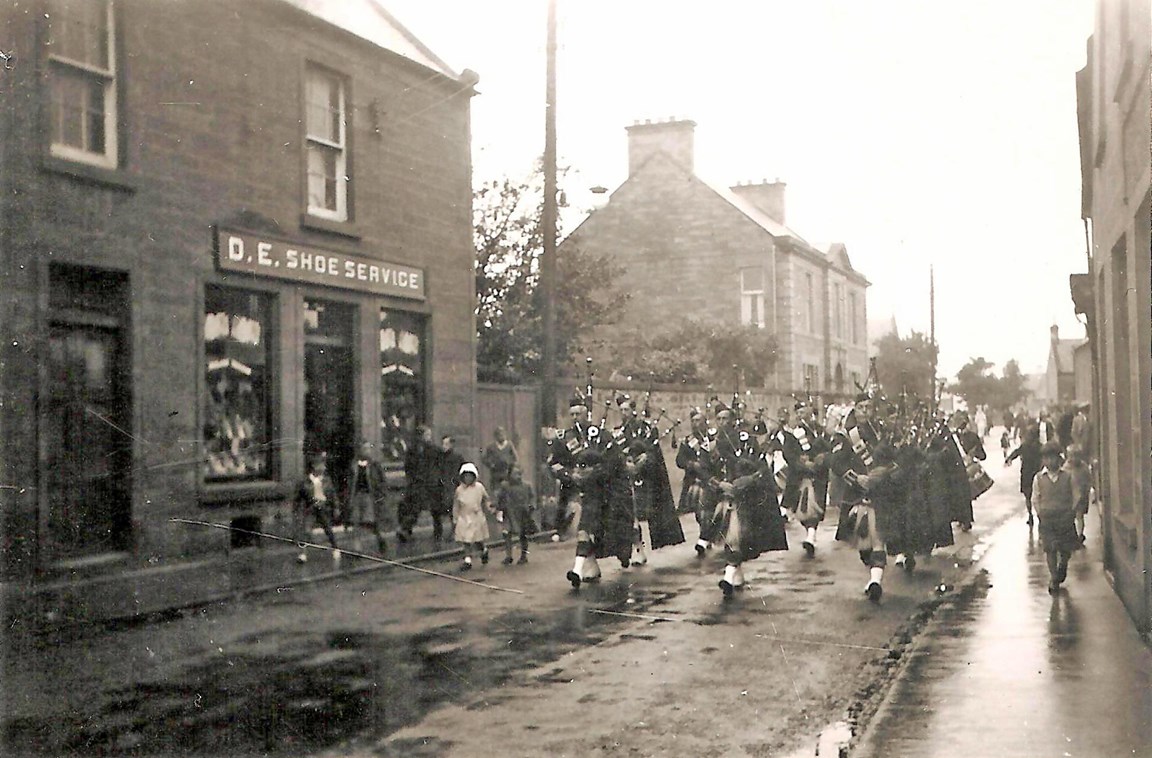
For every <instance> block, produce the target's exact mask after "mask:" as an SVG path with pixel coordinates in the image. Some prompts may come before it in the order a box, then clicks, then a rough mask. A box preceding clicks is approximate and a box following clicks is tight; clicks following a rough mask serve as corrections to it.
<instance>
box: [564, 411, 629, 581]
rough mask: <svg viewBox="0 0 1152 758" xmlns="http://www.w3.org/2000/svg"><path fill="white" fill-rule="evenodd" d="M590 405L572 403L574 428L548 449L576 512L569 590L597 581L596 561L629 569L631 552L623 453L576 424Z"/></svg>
mask: <svg viewBox="0 0 1152 758" xmlns="http://www.w3.org/2000/svg"><path fill="white" fill-rule="evenodd" d="M589 402H591V401H590V400H585V399H584V398H583V397H581V396H579V395H577V396H575V397H573V398H572V400H571V401H570V402H569V408H570V411H571V413H572V417H573V424H572V426H571V427H569V429H566V430H561V431H560V432H558V433H557V436H556V439H555V440H552V441H551V442H550V444H549V447H550V454H549V463H550V465H551V467H552V470H553V472H554V473H555V474H556V477H557V479H558V480H559V481H560V482H561V484H562V489H563V488H564V486H565V485H567V488H568V490H569V495H568V496H569V498H570V500H569V502H574V503H575V504H576V505H577V511H578V513H577V515H576V517H577V518H578V521H577V532H576V557H575V560H574V562H573V564H572V569H571V570H570V571H568V573H567V574H566V578H567V579H568V581H569V582H570V583H571V584H572V588H573V589H579V588H580V585H581V584H582V583H584V582H595V581H597V580H599V579H600V573H601V572H600V565H599V562H598V559H599V558H605V557H608V556H615V557H616V558H618V559H619V560H620V563H621V564H622V565H624V566H627V565H628V561H629V559H630V557H631V553H632V543H631V540H630V535H631V524H632V521H631V481H630V474H629V472H628V469H627V465H626V462H625V460H624V457H623V455H622V453H621V452H620V451H619V450H616V449H611V448H608V447H607V446H606V445H604V443H603V442H602V441H601V440H600V437H601V434H600V428H599V427H598V426H594V425H591V424H587V425H586V424H585V423H581V422H580V420H579V419H581V418H586V417H587V412H588V403H589ZM562 497H563V495H562Z"/></svg>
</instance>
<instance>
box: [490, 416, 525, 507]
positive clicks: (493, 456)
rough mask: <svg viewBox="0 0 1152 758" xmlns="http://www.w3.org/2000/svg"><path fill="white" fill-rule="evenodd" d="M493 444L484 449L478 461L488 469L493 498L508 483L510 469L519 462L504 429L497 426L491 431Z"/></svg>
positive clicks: (513, 446)
mask: <svg viewBox="0 0 1152 758" xmlns="http://www.w3.org/2000/svg"><path fill="white" fill-rule="evenodd" d="M492 439H493V442H492V444H491V445H489V446H488V447H486V448H484V453H483V454H482V455H481V457H480V461H481V462H482V463H483V464H484V467H485V468H487V469H488V483H489V484H491V485H492V492H493V497H495V496H496V495H498V494H500V488H501V487H503V486H504V482H506V481H508V475H509V474H510V473H512V467H513V466H515V465H516V464H517V463H519V462H520V455H519V454H518V453H517V452H516V446H515V445H513V444H512V440H510V439H508V433H507V432H506V431H504V427H502V426H498V427H496V428H495V429H494V430H493V431H492Z"/></svg>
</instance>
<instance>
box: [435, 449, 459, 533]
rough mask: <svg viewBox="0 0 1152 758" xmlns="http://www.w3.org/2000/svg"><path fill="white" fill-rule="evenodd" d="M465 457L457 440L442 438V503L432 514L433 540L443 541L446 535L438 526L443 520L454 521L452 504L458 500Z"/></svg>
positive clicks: (440, 502)
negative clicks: (457, 493)
mask: <svg viewBox="0 0 1152 758" xmlns="http://www.w3.org/2000/svg"><path fill="white" fill-rule="evenodd" d="M463 465H464V456H462V455H460V453H458V452H456V438H455V437H452V436H451V435H444V436H443V437H441V438H440V493H441V495H440V501H439V508H438V510H437V511H436V512H435V513H433V514H432V539H434V540H437V541H439V540H441V539H443V537H444V533H443V531H442V530H441V528H439V526H438V524H439V523H440V520H441V519H448V520H449V521H451V520H452V503H453V501H454V500H455V499H456V487H457V486H459V484H460V467H461V466H463Z"/></svg>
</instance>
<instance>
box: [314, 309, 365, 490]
mask: <svg viewBox="0 0 1152 758" xmlns="http://www.w3.org/2000/svg"><path fill="white" fill-rule="evenodd" d="M354 315H355V314H354V312H353V309H352V308H351V306H347V305H343V304H340V303H330V302H325V301H321V300H305V301H304V452H305V454H309V453H313V452H317V451H324V452H325V453H327V454H328V474H329V476H331V477H332V483H333V484H334V485H335V487H336V490H337V492H342V491H343V489H344V485H345V484H346V482H347V478H348V467H349V465H351V463H352V456H353V454H354V448H355V444H356V425H355V422H354V420H353V414H352V409H353V407H354V399H355V398H354V392H355V385H354V382H353V376H354V374H355V368H356V367H355V359H354V353H353V350H352V334H353V317H354Z"/></svg>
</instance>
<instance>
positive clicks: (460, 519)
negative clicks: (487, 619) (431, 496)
mask: <svg viewBox="0 0 1152 758" xmlns="http://www.w3.org/2000/svg"><path fill="white" fill-rule="evenodd" d="M459 473H460V484H459V485H457V487H456V495H455V497H454V499H453V503H452V524H453V527H454V529H455V531H454V534H455V536H456V541H457V542H459V543H461V544H463V545H464V565H463V566H461V567H460V568H461V569H463V570H464V571H468V570H469V569H471V568H472V556H473V555H474V554H475V553H476V552H479V553H480V562H481V563H487V562H488V548H487V547H485V545H484V542H485V541H486V540H487V539H488V536H489V535H488V518H487V514H489V513H491V512H492V501H491V499H490V498H489V497H488V490H486V489H484V485H483V484H481V483H480V481H479V479H480V472H479V471H478V470H477V469H476V465H475V464H472V463H465V464H464V465H462V466H461V467H460V472H459Z"/></svg>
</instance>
